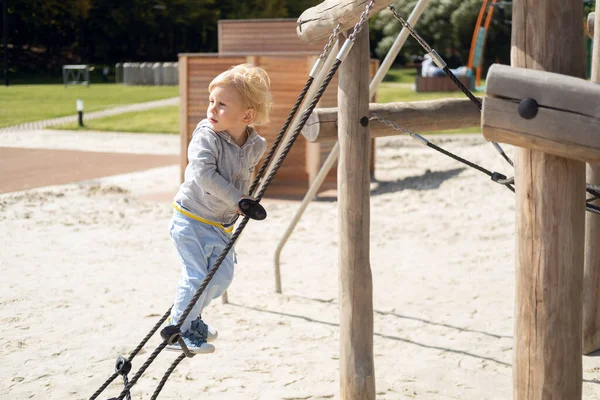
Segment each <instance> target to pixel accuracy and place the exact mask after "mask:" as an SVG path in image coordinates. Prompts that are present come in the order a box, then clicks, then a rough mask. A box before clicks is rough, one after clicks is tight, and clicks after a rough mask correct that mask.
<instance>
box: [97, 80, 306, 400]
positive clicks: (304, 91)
mask: <svg viewBox="0 0 600 400" xmlns="http://www.w3.org/2000/svg"><path fill="white" fill-rule="evenodd" d="M313 81H314V78H313V77H312V76H311V77H309V79H308V80H307V81H306V84H305V85H304V88H303V89H302V91H301V93H300V95H299V96H298V99H297V100H296V103H295V104H294V106H293V107H292V110H291V111H290V114H289V115H288V118H287V120H286V121H285V123H284V126H283V128H282V129H281V131H280V132H279V134H278V136H277V138H276V139H275V142H273V145H272V146H271V149H270V151H269V154H268V155H267V157H266V158H265V161H264V162H263V164H262V166H261V168H260V170H259V172H258V173H257V175H256V177H255V178H254V181H253V182H252V187H251V188H250V191H249V193H252V192H253V191H254V190H255V188H256V186H257V185H258V183H259V182H260V179H261V178H262V176H263V174H264V171H265V170H266V167H267V166H268V164H269V162H270V161H271V158H273V155H274V154H275V151H276V149H277V147H278V146H279V143H280V142H281V140H282V138H283V136H284V134H285V131H286V130H287V128H288V127H289V125H290V123H291V121H292V119H293V117H294V116H295V115H296V112H297V111H298V108H299V107H300V104H302V101H303V100H304V97H305V96H306V93H307V92H308V89H309V88H310V86H311V85H312V82H313ZM171 308H172V306H171V307H170V308H169V310H168V311H167V312H166V313H165V314H164V315H163V316H162V317H161V318H160V320H159V321H158V322H157V323H156V325H154V327H153V328H152V329H151V330H150V332H148V334H147V335H146V336H145V337H144V338H143V339H142V341H141V342H140V344H138V346H137V347H136V348H135V349H134V350H133V351H132V352H131V354H130V355H129V358H128V359H127V361H129V362H131V361H132V360H133V358H134V357H135V356H136V355H137V354H138V353H139V352H140V351H141V349H142V348H143V347H144V346H145V345H146V343H147V342H148V340H150V338H151V337H152V336H154V334H155V333H156V331H157V330H158V329H159V328H160V327H161V326H162V324H163V323H164V322H165V321H166V320H167V318H168V317H169V315H170V314H171ZM117 376H119V374H118V373H117V372H115V373H114V374H113V375H111V376H110V377H109V378H108V379H107V380H106V382H104V383H103V384H102V386H101V387H100V388H99V389H98V390H97V391H96V392H95V393H94V394H93V395H92V396H91V397H90V400H95V399H96V398H97V397H98V396H99V395H100V394H101V393H102V392H103V391H104V390H105V389H106V388H107V387H108V386H109V385H110V384H111V383H112V381H114V380H115V379H116V377H117ZM127 385H128V383H127V382H125V386H127ZM130 387H131V385H130Z"/></svg>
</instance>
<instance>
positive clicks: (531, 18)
mask: <svg viewBox="0 0 600 400" xmlns="http://www.w3.org/2000/svg"><path fill="white" fill-rule="evenodd" d="M583 18H584V17H583V7H581V1H580V0H546V1H539V0H518V1H514V2H513V22H512V48H511V63H512V65H513V66H515V67H523V68H532V69H538V70H545V71H551V72H557V73H560V74H565V75H573V76H576V77H580V78H583V77H584V76H585V65H584V62H585V56H584V46H583V44H584V43H583V40H581V32H582V31H583ZM569 115H570V114H569ZM536 118H537V117H536ZM548 129H551V127H550V126H548ZM515 155H516V157H515V188H516V214H517V215H516V221H517V224H516V230H517V240H516V255H515V256H516V271H515V272H516V279H515V318H514V321H515V329H514V345H513V350H512V352H513V357H514V361H513V396H514V397H513V398H514V399H516V400H526V399H527V400H533V399H540V400H541V399H569V400H577V399H581V394H582V357H581V349H582V347H581V329H582V307H583V305H582V297H583V296H582V291H583V282H582V281H583V243H584V222H585V217H584V214H585V210H584V206H583V205H584V201H585V192H584V187H585V164H584V163H583V162H581V161H576V160H570V159H567V158H562V157H557V156H554V155H549V154H545V153H543V152H540V151H538V150H530V149H527V148H517V149H516V151H515Z"/></svg>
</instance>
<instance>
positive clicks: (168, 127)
mask: <svg viewBox="0 0 600 400" xmlns="http://www.w3.org/2000/svg"><path fill="white" fill-rule="evenodd" d="M52 129H69V130H92V131H113V132H146V133H175V134H177V133H179V106H168V107H160V108H155V109H152V110H146V111H136V112H130V113H126V114H118V115H113V116H111V117H106V118H98V119H93V120H91V121H86V122H85V126H84V127H83V128H80V127H79V126H78V124H77V123H73V124H67V125H60V126H53V127H52Z"/></svg>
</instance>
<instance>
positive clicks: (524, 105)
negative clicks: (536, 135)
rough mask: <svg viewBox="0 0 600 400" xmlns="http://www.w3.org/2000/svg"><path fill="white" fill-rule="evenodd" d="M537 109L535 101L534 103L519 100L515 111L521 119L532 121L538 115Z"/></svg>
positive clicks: (529, 99)
mask: <svg viewBox="0 0 600 400" xmlns="http://www.w3.org/2000/svg"><path fill="white" fill-rule="evenodd" d="M538 108H539V107H538V103H537V101H535V99H531V98H528V99H523V100H521V102H520V103H519V107H518V109H517V111H518V112H519V115H520V116H521V118H525V119H533V118H535V116H536V115H537V113H538Z"/></svg>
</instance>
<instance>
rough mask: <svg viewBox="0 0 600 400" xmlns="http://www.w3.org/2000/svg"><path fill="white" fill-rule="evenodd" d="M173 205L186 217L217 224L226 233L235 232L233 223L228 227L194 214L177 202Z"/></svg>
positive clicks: (213, 224) (204, 222)
mask: <svg viewBox="0 0 600 400" xmlns="http://www.w3.org/2000/svg"><path fill="white" fill-rule="evenodd" d="M173 207H175V209H176V210H177V211H179V212H180V213H182V214H183V215H185V216H186V217H189V218H191V219H195V220H196V221H200V222H202V223H203V224H208V225H212V226H216V227H217V228H219V229H221V230H223V232H225V233H231V232H233V225H231V226H230V227H228V228H225V227H224V226H223V225H222V224H219V223H218V222H213V221H209V220H207V219H204V218H202V217H199V216H197V215H194V214H192V213H191V212H189V211H186V210H184V209H183V208H181V207H179V204H177V203H173Z"/></svg>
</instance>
